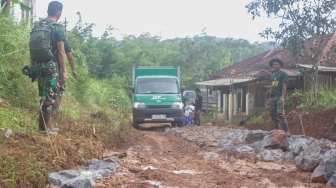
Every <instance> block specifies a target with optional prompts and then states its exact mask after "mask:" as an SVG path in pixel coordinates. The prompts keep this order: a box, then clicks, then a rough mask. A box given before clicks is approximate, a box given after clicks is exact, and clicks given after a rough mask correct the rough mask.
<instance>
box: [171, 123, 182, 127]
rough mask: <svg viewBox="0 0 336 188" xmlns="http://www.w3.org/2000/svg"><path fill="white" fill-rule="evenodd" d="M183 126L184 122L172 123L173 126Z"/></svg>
mask: <svg viewBox="0 0 336 188" xmlns="http://www.w3.org/2000/svg"><path fill="white" fill-rule="evenodd" d="M182 126H183V122H174V123H172V127H182Z"/></svg>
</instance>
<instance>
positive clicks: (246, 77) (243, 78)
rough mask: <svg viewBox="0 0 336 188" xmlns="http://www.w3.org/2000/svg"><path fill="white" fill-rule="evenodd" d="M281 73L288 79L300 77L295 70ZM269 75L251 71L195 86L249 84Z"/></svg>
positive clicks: (260, 71) (263, 71) (265, 72)
mask: <svg viewBox="0 0 336 188" xmlns="http://www.w3.org/2000/svg"><path fill="white" fill-rule="evenodd" d="M281 70H282V71H284V72H286V73H287V75H288V76H289V77H296V76H302V73H301V72H300V71H298V70H296V69H281ZM267 74H268V75H270V74H271V72H269V71H266V70H264V69H261V70H253V71H250V72H247V73H244V74H242V75H240V77H239V76H235V77H230V78H221V79H214V80H207V81H202V82H196V84H197V85H202V86H229V85H232V84H236V83H243V82H249V81H252V80H256V79H258V78H260V77H265V76H267Z"/></svg>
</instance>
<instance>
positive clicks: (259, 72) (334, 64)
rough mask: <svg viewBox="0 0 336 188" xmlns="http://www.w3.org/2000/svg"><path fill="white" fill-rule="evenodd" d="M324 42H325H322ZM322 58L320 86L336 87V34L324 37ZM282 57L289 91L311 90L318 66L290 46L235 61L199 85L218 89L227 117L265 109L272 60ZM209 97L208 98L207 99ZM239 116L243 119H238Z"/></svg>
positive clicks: (312, 42)
mask: <svg viewBox="0 0 336 188" xmlns="http://www.w3.org/2000/svg"><path fill="white" fill-rule="evenodd" d="M320 42H321V41H320ZM316 43H317V42H316V40H310V41H307V42H306V44H305V45H308V47H310V49H314V48H317V47H318V45H317V44H316ZM319 46H320V47H322V49H321V50H320V51H321V54H319V61H318V82H317V83H318V85H317V87H318V89H324V90H330V89H334V88H336V33H334V34H329V35H327V37H326V39H324V43H323V45H319ZM274 58H279V59H281V60H282V61H283V62H284V66H283V67H282V69H281V70H283V71H285V72H286V73H287V74H288V84H287V94H288V95H290V93H291V92H292V91H294V90H295V89H304V90H306V91H311V88H312V82H311V81H310V80H311V79H310V76H311V69H312V67H313V65H314V62H313V61H312V58H310V57H309V55H301V56H298V57H294V56H293V55H291V53H290V52H289V51H288V50H287V49H272V50H269V51H266V52H263V53H261V54H259V55H256V56H254V57H251V58H248V59H246V60H244V61H241V62H238V63H235V64H232V65H230V66H228V67H226V68H224V69H222V70H220V71H217V72H215V73H213V74H211V75H209V76H208V78H207V79H206V80H204V81H201V82H197V83H196V84H197V85H200V86H205V87H206V88H207V90H208V91H209V92H217V94H218V96H220V98H219V99H218V111H219V112H220V113H222V115H223V116H224V118H225V119H226V120H229V121H232V120H234V118H235V116H242V117H244V116H246V115H250V114H252V113H254V112H256V111H265V110H266V108H265V106H266V101H267V99H268V89H269V87H270V82H269V80H268V76H269V75H270V73H271V71H272V69H271V67H270V66H269V61H270V60H271V59H274ZM204 100H206V99H204ZM238 119H239V118H238Z"/></svg>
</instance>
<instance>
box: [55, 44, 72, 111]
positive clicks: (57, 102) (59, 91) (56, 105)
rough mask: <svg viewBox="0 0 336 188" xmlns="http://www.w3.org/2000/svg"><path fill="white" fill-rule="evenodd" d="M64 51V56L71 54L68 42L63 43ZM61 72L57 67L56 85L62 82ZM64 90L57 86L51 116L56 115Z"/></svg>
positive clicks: (63, 86) (62, 87)
mask: <svg viewBox="0 0 336 188" xmlns="http://www.w3.org/2000/svg"><path fill="white" fill-rule="evenodd" d="M64 51H65V53H66V54H67V53H69V52H71V48H70V45H69V43H68V41H65V42H64ZM61 72H62V69H61V67H59V68H58V83H59V82H61V81H62V80H63V77H62V73H61ZM64 90H65V85H62V86H59V88H58V92H57V96H56V100H55V102H54V105H53V107H52V114H53V115H54V116H55V115H56V114H57V113H58V110H59V106H60V103H61V100H62V95H63V91H64Z"/></svg>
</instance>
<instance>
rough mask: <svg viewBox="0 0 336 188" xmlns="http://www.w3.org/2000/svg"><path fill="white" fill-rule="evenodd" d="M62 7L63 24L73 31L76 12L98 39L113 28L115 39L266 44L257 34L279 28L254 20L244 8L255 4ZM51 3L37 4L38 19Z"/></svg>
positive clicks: (104, 1)
mask: <svg viewBox="0 0 336 188" xmlns="http://www.w3.org/2000/svg"><path fill="white" fill-rule="evenodd" d="M59 1H60V2H62V3H63V6H64V7H63V14H62V17H61V21H64V18H65V17H66V19H67V21H68V22H69V27H70V28H71V27H72V26H73V25H74V24H75V23H76V22H77V21H78V18H77V16H76V13H77V12H80V13H81V15H82V21H83V22H84V23H94V24H96V26H95V29H94V35H95V36H101V34H102V33H103V32H104V30H105V28H106V27H107V26H108V25H111V26H112V27H114V28H115V29H117V30H116V31H115V33H114V34H113V36H114V37H116V38H118V39H122V36H123V35H135V36H139V35H140V34H142V33H145V32H148V33H150V34H151V35H152V36H154V35H158V36H161V37H162V39H172V38H176V37H180V38H184V37H193V36H195V35H200V34H201V33H202V30H203V29H205V32H206V33H207V35H209V36H217V37H222V38H226V37H232V38H235V39H239V38H242V39H247V40H249V41H250V42H251V43H253V42H263V41H267V40H266V39H263V38H261V37H259V35H258V33H260V32H261V31H263V30H264V29H265V28H266V27H272V28H275V29H276V28H278V23H279V22H277V21H275V20H272V19H267V18H258V19H257V20H252V16H251V15H250V14H248V13H247V9H246V8H245V5H247V4H248V3H249V2H251V1H252V0H95V1H88V0H59ZM49 2H50V1H49V0H36V9H37V10H36V16H37V17H46V15H47V7H48V3H49Z"/></svg>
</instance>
